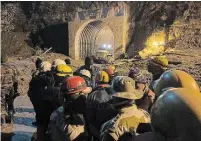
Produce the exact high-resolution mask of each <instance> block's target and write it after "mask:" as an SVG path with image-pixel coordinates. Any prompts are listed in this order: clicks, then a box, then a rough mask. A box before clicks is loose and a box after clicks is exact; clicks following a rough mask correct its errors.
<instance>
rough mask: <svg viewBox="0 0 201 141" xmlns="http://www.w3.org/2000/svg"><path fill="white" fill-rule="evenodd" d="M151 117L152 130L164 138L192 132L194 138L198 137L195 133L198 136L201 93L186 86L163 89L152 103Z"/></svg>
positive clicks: (199, 130) (200, 126)
mask: <svg viewBox="0 0 201 141" xmlns="http://www.w3.org/2000/svg"><path fill="white" fill-rule="evenodd" d="M151 119H152V120H151V123H152V125H153V128H154V130H155V131H156V132H158V133H161V134H162V135H163V136H164V137H166V138H174V137H181V136H182V134H183V135H185V134H187V135H189V133H193V136H192V137H194V138H195V139H196V138H197V137H198V136H195V135H196V134H197V135H199V137H200V135H201V134H200V133H201V93H200V92H198V91H194V90H192V89H188V88H172V89H169V90H168V91H165V92H164V93H163V94H162V95H161V96H160V97H159V98H158V99H157V100H156V102H155V104H154V105H153V107H152V109H151ZM185 137H187V136H185ZM199 139H200V138H199ZM180 140H182V141H183V140H184V138H183V139H181V138H180ZM185 140H190V139H185Z"/></svg>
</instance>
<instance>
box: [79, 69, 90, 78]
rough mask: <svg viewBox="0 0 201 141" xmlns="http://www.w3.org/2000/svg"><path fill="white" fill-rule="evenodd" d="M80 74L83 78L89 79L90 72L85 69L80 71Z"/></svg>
mask: <svg viewBox="0 0 201 141" xmlns="http://www.w3.org/2000/svg"><path fill="white" fill-rule="evenodd" d="M80 74H82V75H84V76H86V77H88V78H90V79H91V73H90V71H88V70H86V69H83V70H81V71H80Z"/></svg>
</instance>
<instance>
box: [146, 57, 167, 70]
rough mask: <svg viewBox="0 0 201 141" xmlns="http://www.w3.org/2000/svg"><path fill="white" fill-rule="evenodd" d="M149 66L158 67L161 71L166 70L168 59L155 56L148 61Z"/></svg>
mask: <svg viewBox="0 0 201 141" xmlns="http://www.w3.org/2000/svg"><path fill="white" fill-rule="evenodd" d="M150 64H151V65H154V66H159V67H161V68H162V69H167V66H168V59H167V57H166V56H157V57H154V58H152V59H151V60H150Z"/></svg>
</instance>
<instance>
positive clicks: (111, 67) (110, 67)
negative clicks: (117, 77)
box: [108, 65, 116, 72]
mask: <svg viewBox="0 0 201 141" xmlns="http://www.w3.org/2000/svg"><path fill="white" fill-rule="evenodd" d="M108 68H109V69H112V70H113V71H114V72H116V68H115V66H114V65H109V66H108Z"/></svg>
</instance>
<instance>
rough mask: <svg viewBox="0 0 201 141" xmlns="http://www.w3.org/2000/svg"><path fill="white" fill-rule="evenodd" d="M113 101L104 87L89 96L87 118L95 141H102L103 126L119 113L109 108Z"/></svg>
mask: <svg viewBox="0 0 201 141" xmlns="http://www.w3.org/2000/svg"><path fill="white" fill-rule="evenodd" d="M111 99H112V96H111V95H109V94H108V93H107V92H106V91H105V89H104V88H102V87H101V88H99V89H97V90H95V91H93V92H92V93H90V94H89V95H88V96H87V101H86V118H87V125H88V128H89V131H90V133H91V136H93V141H96V140H100V128H101V125H102V124H103V123H105V122H107V121H108V120H110V119H112V118H113V117H115V116H116V115H117V111H116V110H114V109H112V108H111V107H109V103H110V100H111Z"/></svg>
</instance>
